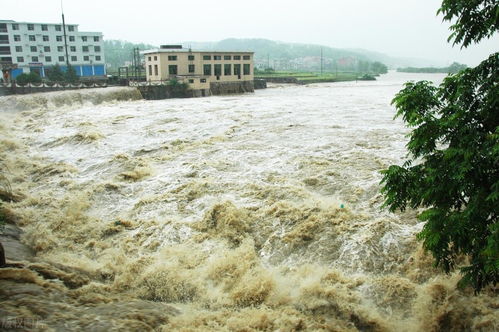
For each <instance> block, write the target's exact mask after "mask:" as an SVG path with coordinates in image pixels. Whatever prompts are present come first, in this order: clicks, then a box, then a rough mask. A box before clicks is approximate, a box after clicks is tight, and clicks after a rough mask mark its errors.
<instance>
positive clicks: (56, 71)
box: [47, 63, 64, 82]
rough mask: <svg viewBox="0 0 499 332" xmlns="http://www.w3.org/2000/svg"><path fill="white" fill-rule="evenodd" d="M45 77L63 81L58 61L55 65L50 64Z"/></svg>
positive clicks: (62, 73)
mask: <svg viewBox="0 0 499 332" xmlns="http://www.w3.org/2000/svg"><path fill="white" fill-rule="evenodd" d="M47 78H48V79H49V80H50V81H52V82H62V81H64V72H63V71H62V70H61V67H60V66H59V64H58V63H56V64H55V66H52V68H50V70H49V71H48V74H47Z"/></svg>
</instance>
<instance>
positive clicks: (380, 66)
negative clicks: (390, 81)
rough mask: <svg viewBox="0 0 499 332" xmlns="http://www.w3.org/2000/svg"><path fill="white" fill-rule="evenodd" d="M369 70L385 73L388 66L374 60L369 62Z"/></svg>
mask: <svg viewBox="0 0 499 332" xmlns="http://www.w3.org/2000/svg"><path fill="white" fill-rule="evenodd" d="M371 70H372V71H373V72H374V73H376V74H386V73H388V67H387V66H386V65H385V64H384V63H381V62H379V61H375V62H373V63H372V64H371Z"/></svg>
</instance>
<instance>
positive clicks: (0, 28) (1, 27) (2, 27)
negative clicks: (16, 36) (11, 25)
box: [0, 23, 7, 32]
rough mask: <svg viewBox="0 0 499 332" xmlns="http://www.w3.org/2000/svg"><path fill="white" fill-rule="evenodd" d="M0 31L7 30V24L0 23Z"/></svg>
mask: <svg viewBox="0 0 499 332" xmlns="http://www.w3.org/2000/svg"><path fill="white" fill-rule="evenodd" d="M0 32H7V24H5V23H0Z"/></svg>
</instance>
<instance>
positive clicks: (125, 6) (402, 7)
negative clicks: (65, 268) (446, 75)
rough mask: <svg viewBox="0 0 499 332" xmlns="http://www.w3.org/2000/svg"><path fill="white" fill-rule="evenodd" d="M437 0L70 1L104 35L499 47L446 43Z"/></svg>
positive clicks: (468, 57)
mask: <svg viewBox="0 0 499 332" xmlns="http://www.w3.org/2000/svg"><path fill="white" fill-rule="evenodd" d="M440 3H441V1H437V0H419V1H416V0H406V1H403V2H402V1H396V0H385V1H383V2H380V1H369V0H352V1H348V2H347V1H337V0H329V1H321V0H310V1H307V4H306V5H304V4H303V2H297V1H296V2H295V1H282V0H274V1H272V2H270V1H263V0H254V1H252V2H251V3H233V2H230V1H227V0H219V1H217V2H216V5H213V3H209V2H205V1H198V0H191V1H189V2H184V3H180V2H179V3H173V4H171V3H166V2H164V1H158V0H152V1H148V2H147V3H146V4H147V7H146V6H144V3H139V5H137V2H132V1H128V0H127V1H116V0H110V1H106V2H105V3H104V4H103V3H102V1H95V0H87V1H74V0H73V1H64V3H63V7H64V13H65V18H66V22H67V23H71V24H78V25H79V30H80V31H100V32H102V33H103V34H104V38H105V39H108V40H110V39H119V40H126V41H130V42H134V43H146V44H152V45H160V44H166V43H178V42H185V41H196V42H216V41H220V40H223V39H226V38H252V39H253V38H263V39H270V40H275V41H281V42H287V43H303V44H318V45H324V46H330V47H334V48H346V49H365V50H369V51H373V52H379V53H384V54H386V55H389V56H392V57H408V58H421V59H427V60H431V61H434V62H435V64H450V63H452V62H454V61H457V62H461V63H465V64H467V65H476V64H478V63H479V62H480V61H481V60H483V59H485V58H486V57H487V56H488V55H489V54H490V53H493V52H496V51H497V45H499V36H498V35H497V34H496V35H495V36H493V37H492V38H491V39H489V40H485V41H483V42H482V43H480V44H479V45H472V46H470V47H468V49H463V50H460V47H459V46H455V47H452V45H451V44H449V43H447V38H448V36H449V34H450V32H449V30H448V27H449V24H448V23H442V18H441V16H438V17H437V15H436V12H437V10H438V8H439V7H440ZM0 19H5V20H9V19H10V20H14V21H29V22H46V23H57V22H60V21H61V2H60V0H45V1H44V4H43V9H42V10H40V3H39V1H34V0H21V1H17V2H15V3H12V2H7V3H4V4H2V17H0Z"/></svg>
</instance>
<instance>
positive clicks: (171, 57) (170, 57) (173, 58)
mask: <svg viewBox="0 0 499 332" xmlns="http://www.w3.org/2000/svg"><path fill="white" fill-rule="evenodd" d="M168 61H177V56H176V55H169V56H168Z"/></svg>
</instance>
